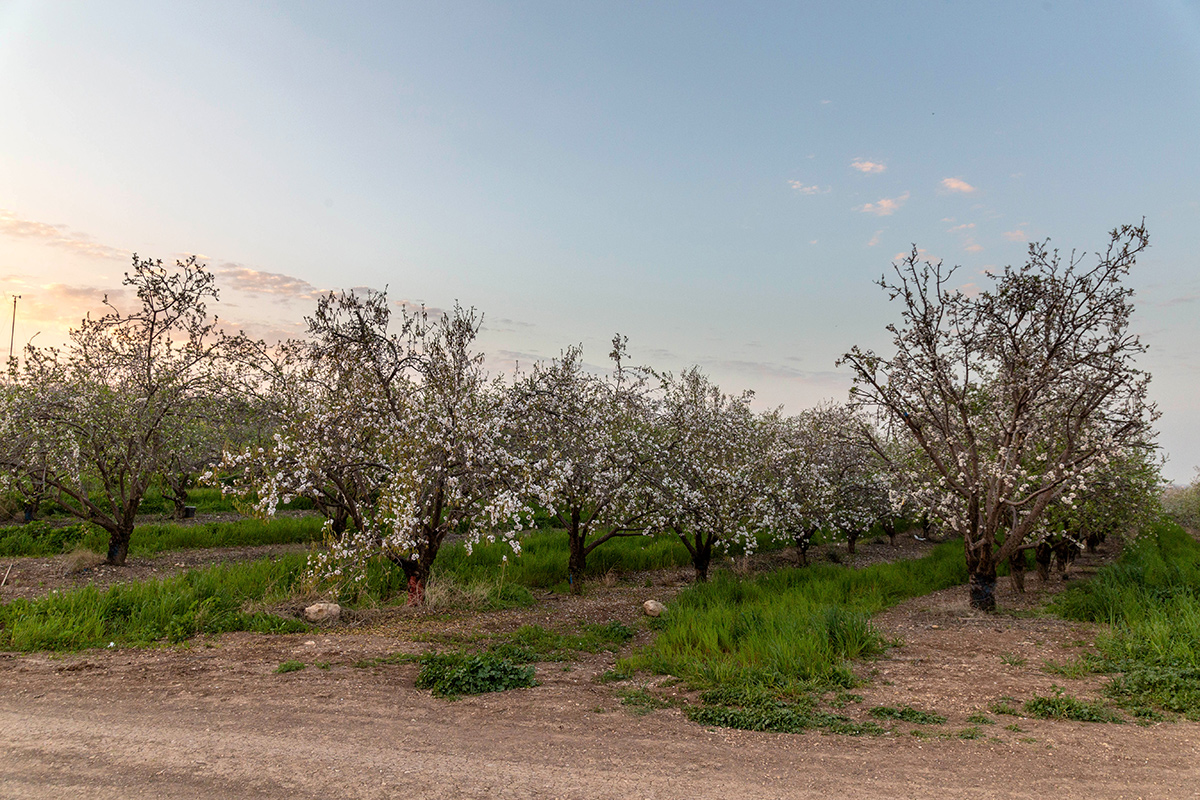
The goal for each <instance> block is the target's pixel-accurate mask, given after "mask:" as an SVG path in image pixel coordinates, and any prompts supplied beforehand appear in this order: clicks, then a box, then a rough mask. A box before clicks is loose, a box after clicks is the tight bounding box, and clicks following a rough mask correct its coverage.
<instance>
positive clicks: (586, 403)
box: [510, 336, 654, 593]
mask: <svg viewBox="0 0 1200 800" xmlns="http://www.w3.org/2000/svg"><path fill="white" fill-rule="evenodd" d="M624 357H625V339H624V338H622V337H620V336H617V337H614V338H613V349H612V352H611V353H610V358H611V359H612V360H613V362H614V370H613V371H612V373H611V374H608V375H604V376H602V375H597V374H594V373H592V372H589V371H588V370H587V368H586V367H585V365H584V363H583V352H582V350H581V349H580V348H578V347H571V348H568V349H567V350H566V351H565V352H564V353H563V354H562V356H561V357H560V358H556V359H554V360H552V361H550V362H549V363H539V364H535V365H534V367H533V370H532V371H531V372H530V374H529V375H528V376H526V377H525V378H524V379H522V380H520V381H519V382H518V383H517V385H516V386H515V387H514V391H513V409H512V413H511V415H510V419H512V420H513V422H514V424H515V425H516V427H517V428H518V429H519V431H520V433H519V435H516V434H515V435H514V436H513V439H514V441H515V443H516V444H515V446H516V450H517V452H518V453H519V454H520V457H521V459H522V460H523V461H524V462H525V463H526V464H527V465H528V468H529V470H530V476H531V479H532V483H531V484H530V485H531V486H533V487H536V489H535V493H536V497H535V498H534V499H535V500H536V501H537V502H538V503H539V504H540V505H541V506H542V507H543V508H544V509H545V510H546V511H547V512H548V513H549V515H550V517H551V518H552V519H553V520H554V521H555V522H557V524H558V525H559V526H560V527H561V528H563V529H564V530H565V531H566V534H567V543H568V551H569V556H568V564H567V570H568V576H569V579H570V583H571V591H572V592H574V593H578V592H580V591H581V590H582V581H583V573H584V568H585V567H586V564H587V557H588V555H589V554H590V553H591V552H592V551H594V550H595V549H596V548H597V547H599V546H600V545H602V544H604V543H605V542H607V541H608V540H610V539H612V538H613V537H616V536H636V535H642V534H645V533H646V532H647V529H646V525H647V522H648V519H649V518H650V516H651V512H652V511H653V509H652V507H651V505H650V504H649V498H648V494H649V493H648V491H647V490H646V488H645V486H644V481H643V480H642V477H643V475H642V473H643V472H645V471H646V470H647V469H648V467H649V465H650V463H651V460H652V458H653V456H654V451H653V439H652V437H651V435H650V434H651V422H652V413H653V406H652V403H651V398H650V396H649V394H648V390H647V384H646V373H645V372H644V371H641V370H636V369H629V368H627V367H625V366H624Z"/></svg>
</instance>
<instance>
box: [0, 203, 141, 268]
mask: <svg viewBox="0 0 1200 800" xmlns="http://www.w3.org/2000/svg"><path fill="white" fill-rule="evenodd" d="M0 233H2V234H4V235H5V236H13V237H16V238H20V239H33V240H36V241H40V242H42V243H43V244H45V245H48V246H50V247H60V248H62V249H64V250H70V251H72V252H75V253H78V254H80V255H83V256H89V257H91V258H115V259H122V260H124V259H128V258H129V257H130V255H131V253H130V252H129V251H128V250H123V249H121V248H119V247H112V246H111V245H107V244H101V243H100V242H97V241H96V240H95V239H93V238H92V237H91V236H89V235H88V234H86V233H81V232H79V231H72V230H71V229H70V228H68V227H67V226H66V225H59V224H56V223H50V222H37V221H35V220H29V219H22V218H21V217H18V216H17V215H16V214H15V213H13V212H12V211H8V210H6V209H0Z"/></svg>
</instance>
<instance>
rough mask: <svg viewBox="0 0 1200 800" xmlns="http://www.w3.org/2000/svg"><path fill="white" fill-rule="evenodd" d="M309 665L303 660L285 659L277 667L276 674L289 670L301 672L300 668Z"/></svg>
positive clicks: (282, 673)
mask: <svg viewBox="0 0 1200 800" xmlns="http://www.w3.org/2000/svg"><path fill="white" fill-rule="evenodd" d="M307 666H308V665H307V664H305V663H304V662H303V661H284V662H283V663H282V664H280V665H279V666H278V667H276V668H275V674H276V675H284V674H286V673H288V672H299V671H300V670H302V669H304V668H305V667H307Z"/></svg>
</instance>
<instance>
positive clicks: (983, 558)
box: [964, 539, 996, 611]
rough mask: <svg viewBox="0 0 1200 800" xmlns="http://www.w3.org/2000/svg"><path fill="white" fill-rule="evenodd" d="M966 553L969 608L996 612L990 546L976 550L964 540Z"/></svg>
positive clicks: (994, 577) (986, 545)
mask: <svg viewBox="0 0 1200 800" xmlns="http://www.w3.org/2000/svg"><path fill="white" fill-rule="evenodd" d="M964 547H965V548H966V551H967V573H968V574H969V575H970V576H971V583H970V587H969V591H970V597H971V608H974V609H978V610H979V611H995V610H996V558H995V556H994V554H993V553H992V546H991V545H990V544H986V543H984V544H982V545H981V546H980V547H978V548H977V549H975V548H972V547H971V546H970V543H969V541H967V540H965V539H964Z"/></svg>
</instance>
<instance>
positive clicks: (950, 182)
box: [942, 178, 975, 194]
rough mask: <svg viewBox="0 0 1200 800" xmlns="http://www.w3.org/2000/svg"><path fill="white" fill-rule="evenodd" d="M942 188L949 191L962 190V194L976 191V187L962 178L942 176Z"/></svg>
mask: <svg viewBox="0 0 1200 800" xmlns="http://www.w3.org/2000/svg"><path fill="white" fill-rule="evenodd" d="M942 188H943V189H945V190H946V191H948V192H960V193H962V194H970V193H971V192H974V191H975V187H974V186H972V185H971V184H969V183H967V182H966V181H964V180H962V179H961V178H942Z"/></svg>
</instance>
